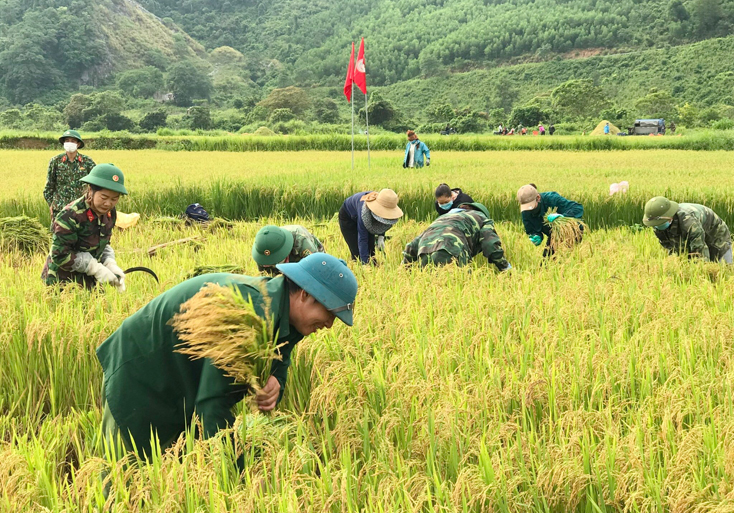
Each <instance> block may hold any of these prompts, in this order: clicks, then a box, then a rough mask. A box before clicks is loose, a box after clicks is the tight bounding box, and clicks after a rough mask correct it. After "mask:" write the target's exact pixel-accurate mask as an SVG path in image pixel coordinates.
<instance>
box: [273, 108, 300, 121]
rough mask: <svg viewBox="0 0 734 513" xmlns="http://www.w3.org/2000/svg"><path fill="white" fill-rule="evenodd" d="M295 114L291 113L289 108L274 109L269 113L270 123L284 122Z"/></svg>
mask: <svg viewBox="0 0 734 513" xmlns="http://www.w3.org/2000/svg"><path fill="white" fill-rule="evenodd" d="M295 117H296V115H295V114H293V111H292V110H291V109H275V110H274V111H273V112H272V113H271V114H270V121H271V122H272V123H285V122H286V121H290V120H291V119H295Z"/></svg>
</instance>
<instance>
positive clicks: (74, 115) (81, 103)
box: [64, 94, 92, 128]
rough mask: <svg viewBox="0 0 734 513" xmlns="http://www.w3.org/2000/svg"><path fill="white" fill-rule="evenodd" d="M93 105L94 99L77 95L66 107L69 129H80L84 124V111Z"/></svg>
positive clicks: (65, 114) (65, 113) (65, 112)
mask: <svg viewBox="0 0 734 513" xmlns="http://www.w3.org/2000/svg"><path fill="white" fill-rule="evenodd" d="M91 105H92V99H91V98H90V97H89V96H87V95H85V94H75V95H73V96H72V97H71V99H70V100H69V103H68V104H67V105H66V107H64V117H65V118H66V124H67V125H69V128H79V127H81V126H82V124H83V123H84V121H85V120H84V111H85V110H86V109H88V108H89V107H90V106H91Z"/></svg>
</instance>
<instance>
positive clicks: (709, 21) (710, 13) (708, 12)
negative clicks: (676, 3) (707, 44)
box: [693, 0, 724, 38]
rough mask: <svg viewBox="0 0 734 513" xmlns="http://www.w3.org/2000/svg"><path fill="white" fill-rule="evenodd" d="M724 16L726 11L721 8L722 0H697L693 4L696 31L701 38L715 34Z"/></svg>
mask: <svg viewBox="0 0 734 513" xmlns="http://www.w3.org/2000/svg"><path fill="white" fill-rule="evenodd" d="M723 17H724V12H723V11H722V9H721V0H696V1H695V3H694V4H693V19H694V20H695V22H696V32H697V33H698V35H699V37H701V38H705V37H709V36H713V35H715V34H716V29H717V28H718V26H719V21H720V20H721V19H722V18H723Z"/></svg>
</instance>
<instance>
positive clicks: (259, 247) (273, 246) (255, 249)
mask: <svg viewBox="0 0 734 513" xmlns="http://www.w3.org/2000/svg"><path fill="white" fill-rule="evenodd" d="M292 249H293V234H292V233H291V232H289V231H288V230H286V229H284V228H280V227H278V226H275V225H272V224H269V225H267V226H263V227H262V228H260V231H259V232H257V235H255V242H254V243H253V244H252V258H253V259H254V260H255V262H257V265H260V266H263V265H275V264H279V263H281V262H282V261H284V260H285V259H286V258H287V257H288V255H289V254H290V252H291V250H292Z"/></svg>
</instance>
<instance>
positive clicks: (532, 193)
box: [517, 184, 584, 257]
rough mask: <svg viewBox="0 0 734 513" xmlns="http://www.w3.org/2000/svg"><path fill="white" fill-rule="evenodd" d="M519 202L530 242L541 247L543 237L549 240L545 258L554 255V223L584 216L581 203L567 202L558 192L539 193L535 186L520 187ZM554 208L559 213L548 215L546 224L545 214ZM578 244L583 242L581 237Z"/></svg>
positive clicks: (518, 192) (544, 254)
mask: <svg viewBox="0 0 734 513" xmlns="http://www.w3.org/2000/svg"><path fill="white" fill-rule="evenodd" d="M517 201H518V202H519V203H520V212H521V213H522V223H523V225H524V226H525V233H527V235H528V238H529V239H530V241H531V242H532V243H533V244H535V245H536V246H540V245H541V244H542V243H543V237H546V238H547V244H546V247H545V249H544V250H543V256H544V257H548V256H551V255H553V248H552V247H551V237H553V222H554V221H556V220H557V219H558V218H560V217H573V218H575V219H579V220H580V219H581V218H582V217H583V216H584V207H583V206H582V205H581V204H580V203H576V202H575V201H571V200H567V199H566V198H564V197H563V196H561V195H560V194H558V193H557V192H543V193H539V192H538V189H537V188H536V187H535V185H534V184H528V185H523V186H522V187H520V189H519V190H518V191H517ZM554 208H555V209H557V211H556V212H555V213H552V214H549V215H548V224H546V223H544V216H545V214H546V213H547V212H548V211H549V210H551V209H554ZM582 228H583V227H582ZM578 242H581V236H579V239H578Z"/></svg>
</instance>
